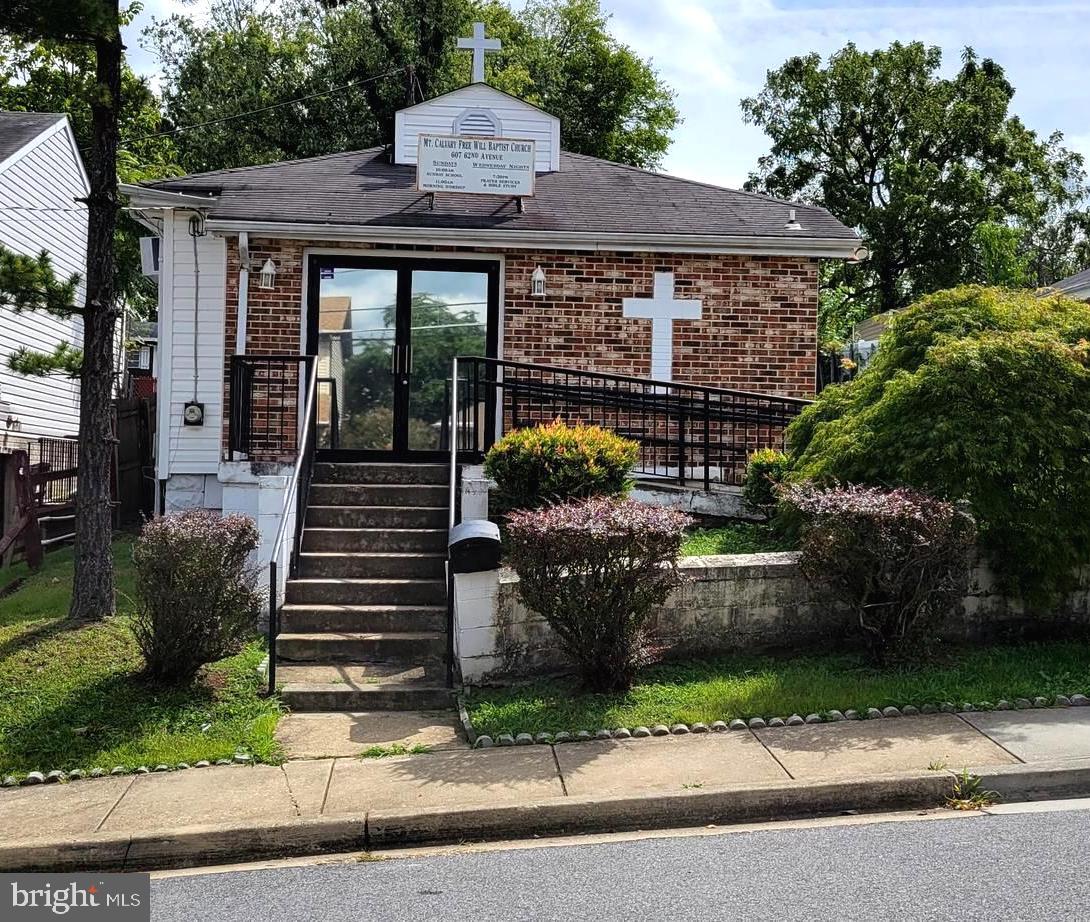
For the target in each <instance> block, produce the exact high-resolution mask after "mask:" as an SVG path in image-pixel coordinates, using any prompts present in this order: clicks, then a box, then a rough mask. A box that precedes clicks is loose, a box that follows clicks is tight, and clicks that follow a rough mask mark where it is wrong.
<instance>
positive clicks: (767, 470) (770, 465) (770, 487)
mask: <svg viewBox="0 0 1090 922" xmlns="http://www.w3.org/2000/svg"><path fill="white" fill-rule="evenodd" d="M787 466H788V462H787V455H786V454H784V453H783V452H782V451H777V450H776V449H775V448H761V449H759V450H757V451H755V452H754V453H753V454H751V455H750V456H749V463H748V464H747V465H746V476H745V479H744V480H743V481H742V502H743V504H744V505H745V507H746V509H748V510H749V511H750V512H755V513H758V514H759V515H763V516H766V517H767V516H770V515H771V514H772V513H773V512H774V511H775V509H776V504H777V503H778V502H779V497H778V496H777V493H776V491H777V489H778V488H779V486H780V483H781V482H782V481H783V478H784V476H785V475H786V473H787Z"/></svg>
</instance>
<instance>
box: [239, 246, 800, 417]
mask: <svg viewBox="0 0 1090 922" xmlns="http://www.w3.org/2000/svg"><path fill="white" fill-rule="evenodd" d="M330 246H332V245H331V244H329V243H322V242H317V241H301V240H269V239H254V238H251V241H250V256H251V266H252V267H253V269H252V271H251V273H250V289H249V307H248V316H247V325H246V328H247V337H246V350H247V352H249V353H259V352H260V353H274V354H286V355H294V354H298V353H299V351H300V331H301V330H302V319H301V316H300V308H301V305H302V303H303V290H302V285H303V251H304V249H305V248H307V247H322V248H329V247H330ZM344 248H346V249H354V250H360V249H366V248H367V247H366V245H363V244H358V243H353V244H347V243H346V244H344ZM384 249H389V247H384ZM398 249H404V250H405V251H406V255H410V253H415V252H421V251H423V252H430V251H431V250H429V248H416V247H399V248H398ZM444 251H445V252H459V253H465V254H474V253H479V254H485V253H494V252H495V251H494V250H488V249H485V248H481V249H474V248H454V247H451V248H444ZM505 255H506V266H505V288H506V290H505V294H504V307H503V311H504V328H503V337H502V338H503V347H502V348H503V357H504V358H506V359H510V360H513V361H524V362H538V363H542V364H551V365H562V366H569V367H573V368H583V369H593V370H598V371H612V372H616V373H619V374H631V375H637V376H647V375H649V374H650V369H651V321H650V320H637V319H628V318H625V317H624V316H623V315H622V301H623V299H624V298H627V297H635V298H645V297H650V296H651V293H652V287H653V283H654V274H655V273H656V272H673V273H674V277H675V286H676V287H675V294H676V296H677V297H678V298H698V299H700V300H701V301H702V302H703V303H702V317H701V319H700V320H687V321H680V320H679V321H675V322H674V362H673V369H674V374H673V377H674V380H677V381H689V382H692V383H696V384H709V385H715V386H718V387H727V388H735V389H739V390H749V391H760V392H766V393H777V394H786V395H792V396H808V395H812V394H813V393H814V374H815V365H816V361H817V299H818V273H817V261H816V260H814V259H806V258H796V257H781V256H694V255H686V254H655V253H633V254H623V253H591V252H577V253H571V252H565V251H559V250H542V251H519V250H512V251H508V252H507V253H506V254H505ZM268 257H271V258H272V259H273V260H274V262H275V263H276V269H277V273H276V286H275V288H274V289H272V290H266V289H263V288H261V287H260V284H259V274H258V271H257V267H259V266H260V265H261V264H262V263H264V261H265V259H266V258H268ZM537 266H541V267H542V268H543V269H544V270H545V274H546V296H545V297H543V298H534V297H531V296H530V294H529V292H530V275H531V273H532V272H533V271H534V269H535V268H536V267H537ZM238 269H239V262H238V247H237V238H233V237H232V238H228V241H227V316H226V341H225V343H224V349H225V352H226V354H227V356H228V357H229V356H231V355H233V354H234V352H235V335H236V330H237V318H238Z"/></svg>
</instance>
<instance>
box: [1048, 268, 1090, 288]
mask: <svg viewBox="0 0 1090 922" xmlns="http://www.w3.org/2000/svg"><path fill="white" fill-rule="evenodd" d="M1052 287H1053V288H1058V289H1059V290H1060V291H1079V290H1081V289H1083V288H1090V269H1083V270H1082V272H1077V273H1076V274H1075V275H1072V276H1071V277H1070V278H1066V279H1063V280H1062V281H1059V282H1057V283H1056V284H1055V285H1053V286H1052Z"/></svg>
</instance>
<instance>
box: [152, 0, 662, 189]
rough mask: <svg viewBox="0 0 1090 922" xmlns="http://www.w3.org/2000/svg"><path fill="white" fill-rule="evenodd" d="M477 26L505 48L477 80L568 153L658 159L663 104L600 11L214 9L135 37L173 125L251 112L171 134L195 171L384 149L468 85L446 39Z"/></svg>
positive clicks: (406, 6) (378, 0)
mask: <svg viewBox="0 0 1090 922" xmlns="http://www.w3.org/2000/svg"><path fill="white" fill-rule="evenodd" d="M478 19H479V20H482V21H484V22H486V23H487V25H488V29H489V31H490V33H492V34H495V35H496V36H498V37H499V38H501V40H502V41H503V43H504V48H503V50H502V51H501V52H500V53H499V54H496V55H490V56H489V61H488V67H489V81H490V82H491V83H492V84H494V85H495V86H497V87H499V88H500V89H504V90H506V91H508V92H511V93H514V94H516V95H519V96H522V97H524V98H525V99H527V100H528V101H529V102H531V103H533V104H535V105H538V106H540V107H542V108H544V109H546V110H548V111H550V112H552V113H553V114H555V115H557V116H558V117H560V118H561V119H562V120H563V122H564V126H565V141H566V146H567V147H568V148H569V149H570V150H574V151H576V152H580V153H586V154H591V155H594V156H601V157H608V158H611V159H615V160H620V161H621V162H625V163H632V164H634V165H637V166H644V167H649V166H654V165H656V164H657V163H658V162H659V161H660V160H661V158H662V155H663V153H664V152H665V150H666V148H667V146H668V145H669V134H670V131H671V130H672V129H673V127H674V126H675V125H676V124H677V122H678V113H677V109H676V108H675V106H674V104H673V93H672V91H671V90H670V89H669V88H668V87H667V86H666V85H665V84H664V83H663V82H662V81H661V79H660V78H659V77H658V75H657V74H656V73H655V71H654V70H653V69H652V67H651V66H650V65H649V64H648V63H647V62H646V61H644V60H642V59H641V58H639V57H638V56H637V55H636V54H635V53H634V52H633V51H632V50H631V49H630V48H628V47H626V46H624V45H621V44H620V43H618V42H617V41H616V40H615V39H614V38H613V37H612V36H611V35H610V34H609V32H608V21H607V18H606V17H605V15H603V13H602V12H601V8H600V5H599V0H533V2H531V3H529V4H527V5H526V6H525V7H524V8H522V9H521V10H519V11H518V12H512V11H511V10H510V9H509V8H508V7H507V6H505V5H504V4H503V3H500V2H498V0H396V2H395V0H347V2H338V0H298V2H296V3H294V4H293V5H290V6H288V7H286V8H283V9H281V8H274V7H272V6H270V5H269V4H262V3H259V2H258V0H216V2H214V3H213V6H212V10H211V13H210V20H209V22H208V24H207V25H199V24H197V23H195V22H193V21H192V20H190V19H188V18H186V17H184V16H173V17H170V18H169V19H167V20H165V21H163V22H159V23H157V24H156V25H155V26H154V27H153V28H151V29H149V30H148V31H147V32H146V33H145V37H146V39H147V40H148V41H149V42H150V44H151V46H152V47H153V48H154V49H155V50H156V51H157V52H158V54H159V56H160V59H161V61H162V66H163V76H164V94H163V96H164V104H165V108H166V113H167V116H168V118H169V119H170V120H171V122H172V123H173V124H175V125H177V126H179V127H181V126H187V125H196V124H203V123H206V122H210V121H213V120H215V119H222V118H226V117H231V116H236V115H239V114H241V113H245V112H251V113H253V114H252V115H247V116H246V117H245V118H240V119H233V120H231V121H228V122H222V123H219V124H211V125H205V127H202V128H201V129H200V130H199V131H185V132H180V133H179V134H178V135H177V136H176V143H177V145H178V149H179V156H180V159H181V162H182V163H183V164H184V166H185V167H186V169H187V170H190V171H199V170H211V169H220V168H225V167H233V166H244V165H250V164H254V163H264V162H269V161H274V160H283V159H294V158H300V157H311V156H318V155H321V154H327V153H333V152H339V151H343V150H353V149H360V148H364V147H369V146H373V145H375V144H379V143H384V142H386V141H389V140H390V138H391V136H392V131H393V120H394V113H395V112H396V111H397V110H398V109H400V108H403V107H404V106H406V105H410V104H412V103H415V102H419V101H421V100H422V99H428V98H431V97H433V96H437V95H439V94H441V93H444V92H447V91H449V90H452V89H455V88H457V87H459V86H461V85H463V84H465V83H467V82H468V81H469V79H470V56H469V55H468V54H467V53H465V52H461V51H459V50H458V49H457V44H456V39H457V37H458V36H460V35H465V34H467V32H466V30H468V29H469V28H470V26H471V24H472V22H473V21H474V20H478ZM377 75H378V76H380V78H379V79H375V78H376V76H377ZM349 84H351V85H350V86H348V85H349ZM336 87H343V89H339V90H337V91H336V92H329V91H330V90H331V89H333V88H336ZM301 97H309V98H307V99H305V100H304V101H301V102H298V103H292V104H290V105H281V104H282V103H284V102H285V101H288V100H293V99H299V98H301ZM268 107H273V108H268ZM260 109H265V110H266V111H255V110H260ZM316 126H320V130H318V128H317V127H316Z"/></svg>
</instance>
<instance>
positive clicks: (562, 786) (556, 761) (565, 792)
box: [549, 745, 568, 797]
mask: <svg viewBox="0 0 1090 922" xmlns="http://www.w3.org/2000/svg"><path fill="white" fill-rule="evenodd" d="M549 748H550V749H551V750H552V751H553V763H554V764H555V765H556V777H557V778H559V779H560V790H561V792H562V793H563V795H564V796H565V797H567V796H568V785H567V782H566V781H564V773H563V772H562V771H561V770H560V759H558V758H557V757H556V747H555V746H553V745H550V746H549Z"/></svg>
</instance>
